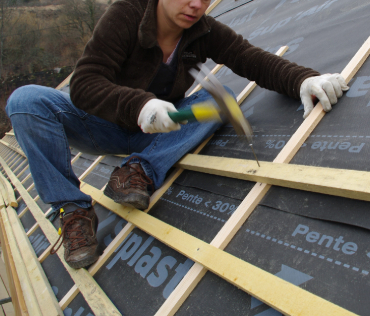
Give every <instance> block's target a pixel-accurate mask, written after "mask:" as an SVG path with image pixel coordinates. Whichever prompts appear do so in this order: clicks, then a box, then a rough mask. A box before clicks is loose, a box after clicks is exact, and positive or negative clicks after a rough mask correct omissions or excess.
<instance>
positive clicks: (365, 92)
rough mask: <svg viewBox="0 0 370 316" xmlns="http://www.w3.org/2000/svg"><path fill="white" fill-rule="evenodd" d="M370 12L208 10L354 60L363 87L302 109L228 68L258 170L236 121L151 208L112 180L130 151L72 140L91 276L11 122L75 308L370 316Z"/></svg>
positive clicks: (341, 60)
mask: <svg viewBox="0 0 370 316" xmlns="http://www.w3.org/2000/svg"><path fill="white" fill-rule="evenodd" d="M369 13H370V4H369V3H368V1H365V0H342V1H338V0H328V1H326V2H322V1H319V0H311V1H303V0H301V1H297V0H289V1H286V0H281V1H267V0H255V1H238V2H234V1H227V0H223V1H221V2H220V3H219V4H218V6H216V7H215V9H213V10H212V11H211V12H210V15H212V16H214V17H216V19H218V20H219V21H221V22H223V23H225V24H229V25H230V26H231V27H232V28H233V29H235V30H236V31H237V32H238V33H241V34H242V35H243V36H244V37H245V38H247V39H249V40H250V41H251V42H252V44H255V45H257V46H260V47H262V48H264V49H266V50H269V51H271V52H274V53H275V52H276V51H278V50H279V48H281V46H284V45H287V46H289V49H288V50H287V51H286V52H285V54H284V55H283V56H284V57H286V58H287V59H289V60H291V61H293V62H296V63H298V64H301V65H304V66H308V67H312V68H314V69H315V70H318V71H320V72H321V73H335V72H342V71H343V75H344V76H345V77H346V79H347V80H348V81H350V83H349V86H350V87H351V89H350V90H349V91H348V92H347V93H346V95H345V96H344V97H343V98H341V99H340V100H339V102H338V104H336V105H335V106H334V107H333V110H332V112H331V113H329V114H327V115H324V113H323V112H322V111H321V109H320V108H317V109H316V110H315V111H314V112H313V113H312V114H311V115H310V117H309V118H308V119H306V120H305V121H303V119H302V116H303V108H302V106H301V104H300V102H299V101H297V100H292V99H290V98H288V97H285V96H282V95H279V94H277V93H275V92H272V91H267V90H264V89H262V88H259V87H256V88H254V89H253V90H251V91H249V90H248V92H247V93H246V92H245V91H244V89H245V88H246V87H247V86H248V84H249V81H248V80H246V79H243V78H240V77H238V76H237V75H235V74H233V73H232V72H231V71H230V70H228V69H227V68H225V67H222V68H220V67H219V68H220V69H219V70H218V73H217V74H216V76H217V77H218V79H219V80H220V81H221V83H222V84H225V85H227V86H229V87H230V88H231V89H233V91H234V92H235V94H236V95H241V94H243V95H244V94H248V96H247V97H246V98H245V100H241V101H242V103H241V109H242V111H243V113H244V115H245V116H246V117H247V118H248V120H249V122H250V123H251V125H252V127H253V130H254V150H255V152H256V154H257V157H258V159H259V160H260V161H261V167H260V168H258V166H257V165H256V163H255V162H254V161H253V159H254V157H253V154H252V152H251V151H250V148H249V146H248V145H247V144H246V143H245V142H244V141H243V140H242V139H239V138H237V137H236V135H235V132H234V131H233V129H232V127H231V126H229V125H226V126H224V127H222V128H221V129H220V130H219V131H217V132H216V134H215V135H214V136H213V138H212V139H211V140H210V141H209V142H208V143H205V144H203V145H204V147H202V148H200V149H199V150H198V151H197V152H195V153H192V154H190V155H187V156H185V157H184V159H183V160H181V161H180V162H179V164H178V165H177V169H175V170H174V171H173V173H171V174H170V175H169V176H168V179H167V182H166V184H165V186H164V187H163V189H162V190H160V191H159V192H158V193H156V194H155V195H154V196H153V197H152V203H151V206H150V209H149V212H148V214H146V213H145V212H139V211H135V210H132V209H130V208H127V207H123V206H119V205H117V204H115V203H113V202H112V201H110V200H109V199H108V198H106V197H105V196H104V195H103V194H102V192H101V189H102V188H103V187H104V185H105V184H106V182H107V181H108V178H109V175H110V173H111V171H112V170H113V168H114V166H116V165H119V163H120V160H121V158H120V157H116V156H106V157H94V156H91V155H87V154H82V155H80V154H79V153H78V151H77V150H75V149H74V150H72V154H73V156H74V157H75V158H76V159H74V163H73V170H74V172H75V173H76V175H77V176H79V177H80V179H81V180H82V181H83V183H82V186H81V189H82V190H83V191H84V192H87V193H91V194H92V196H93V198H94V200H95V201H96V202H97V204H96V206H95V208H96V211H97V213H98V217H99V219H100V226H99V231H98V240H99V243H100V246H101V248H102V250H105V251H104V254H103V255H102V257H101V258H102V259H101V260H100V261H99V263H98V264H97V265H95V266H93V268H90V272H91V274H93V278H91V277H89V276H88V275H86V274H85V273H84V272H83V271H82V272H81V271H80V272H74V271H71V269H68V267H66V266H65V265H63V262H62V261H61V260H60V259H59V257H57V256H48V255H47V250H48V247H49V245H50V241H52V240H54V239H55V236H56V230H55V231H54V230H53V228H52V227H51V225H50V224H49V222H48V221H46V220H45V217H44V216H43V214H42V213H43V212H48V210H49V209H50V206H49V205H45V204H43V203H42V201H40V200H37V198H36V197H37V192H36V190H35V189H34V188H33V187H32V182H33V181H32V178H31V177H28V174H29V171H28V169H24V168H25V166H26V165H27V161H26V159H25V157H24V156H23V155H22V152H21V151H20V149H19V146H18V145H17V143H16V141H15V137H14V135H13V134H12V133H9V134H7V135H6V136H5V138H4V139H3V140H2V143H1V144H0V150H2V152H1V153H0V156H1V157H2V159H4V160H5V161H7V165H9V166H10V170H12V172H10V170H9V169H8V168H7V167H6V166H5V165H4V164H3V167H4V169H5V173H6V174H7V175H8V176H9V181H10V182H12V183H13V186H15V188H16V190H17V192H16V197H19V196H20V195H21V196H22V197H21V198H19V199H18V203H19V205H18V206H14V205H13V208H14V209H15V210H16V212H17V214H18V216H19V217H20V221H21V223H22V225H23V227H24V230H25V231H26V232H27V235H28V237H29V240H30V242H31V244H32V247H33V249H34V250H35V253H36V256H38V257H39V258H41V260H40V261H41V262H42V263H41V265H42V268H43V271H44V273H45V274H46V277H47V279H48V281H49V282H50V284H51V286H52V289H53V291H54V293H55V294H56V298H57V301H58V302H59V305H61V306H62V309H63V310H64V313H65V315H82V316H85V315H90V314H92V315H93V314H95V315H98V314H99V313H101V314H103V315H108V314H109V315H116V314H115V313H116V312H118V313H121V314H122V315H133V316H136V315H140V316H141V315H161V316H162V315H173V314H176V315H220V316H221V315H222V316H223V315H259V316H266V315H279V314H280V313H281V312H284V313H285V314H292V315H298V314H299V315H334V314H335V315H342V314H343V315H344V314H346V315H347V314H348V315H349V314H351V313H356V314H362V315H366V314H368V310H369V306H368V305H369V303H368V299H367V296H368V291H367V289H368V284H369V277H370V276H369V272H370V268H368V264H369V260H370V252H369V251H370V250H369V249H368V245H367V244H368V243H367V240H368V238H369V236H370V235H369V229H370V220H369V216H368V206H369V202H367V201H369V192H368V191H369V186H368V183H367V181H368V180H367V179H369V177H368V173H367V171H368V164H367V160H368V159H367V158H368V157H369V141H370V134H369V129H368V122H367V114H368V111H370V107H369V105H370V103H369V102H370V100H369V93H370V92H369V90H370V84H369V82H370V76H369V71H370V62H369V61H365V60H366V57H367V55H368V50H369V44H370V43H369V41H367V39H368V37H369V34H367V33H366V30H367V29H368V17H369ZM365 41H367V42H366V43H365V44H364V42H365ZM363 44H364V45H365V46H364V48H362V49H360V48H361V47H363ZM357 53H358V55H356V54H357ZM354 56H355V57H354ZM362 63H363V65H362ZM361 65H362V66H361ZM206 66H207V67H208V68H210V69H213V68H214V66H216V65H215V64H214V63H213V62H212V61H208V62H207V63H206ZM360 67H361V68H360ZM354 70H358V72H357V73H356V72H355V71H354ZM62 86H63V87H60V88H63V89H64V90H68V86H66V85H65V83H63V84H62ZM189 91H190V90H189ZM197 154H199V155H201V156H200V157H199V158H198V157H195V156H194V155H197ZM204 156H206V157H204ZM77 158H78V159H77ZM231 158H235V159H237V160H234V159H231ZM0 162H1V160H0ZM272 162H274V163H272ZM2 163H4V162H2ZM288 163H289V165H288ZM294 165H299V166H298V167H295V166H294ZM308 167H312V168H308ZM314 167H320V168H322V169H320V168H314ZM23 169H24V171H23V172H22V173H21V174H19V173H20V172H21V170H23ZM182 169H185V170H182ZM339 169H344V170H339ZM347 170H350V171H347ZM351 170H352V171H351ZM355 171H356V172H355ZM88 172H90V173H89V174H87V173H88ZM210 173H213V174H210ZM12 174H17V177H15V176H13V175H12ZM27 177H28V178H27ZM26 178H27V179H26ZM236 178H237V179H236ZM17 179H18V180H17ZM256 181H259V182H257V183H256ZM21 182H23V183H21ZM261 182H264V184H262V183H261ZM270 184H274V186H271V185H270ZM20 185H22V187H21V186H20ZM4 188H5V186H4ZM24 188H26V189H27V188H29V190H28V191H29V195H30V196H31V197H32V198H34V199H36V203H37V205H36V204H35V203H34V202H32V199H31V198H29V197H28V195H27V194H28V193H27V192H25V191H26V190H25V189H24ZM307 190H308V191H307ZM311 191H314V192H311ZM4 194H5V193H4ZM8 202H9V203H8V205H11V204H10V199H9V201H8ZM4 209H5V208H4ZM4 209H3V210H2V214H3V213H4ZM6 211H7V215H6V214H5V215H3V216H9V220H10V219H11V218H12V216H13V215H12V210H11V208H9V206H8V208H7V209H6ZM36 220H37V222H38V224H36ZM127 221H129V222H131V223H128V222H127ZM53 224H54V226H55V227H56V226H57V221H54V223H53ZM40 227H41V228H40ZM218 248H220V249H218ZM221 249H224V250H221ZM193 261H196V262H198V264H195V265H194V266H193ZM204 267H205V268H204ZM26 268H27V267H26ZM67 270H68V271H67ZM72 270H73V269H72ZM75 271H76V270H75ZM181 280H182V281H181ZM283 280H285V281H287V282H285V281H283ZM180 281H181V283H180V286H179V287H176V286H177V285H178V284H179V282H180ZM31 283H32V282H31ZM74 284H77V285H78V288H79V290H76V288H77V287H74ZM92 288H93V289H94V290H91V289H92ZM71 289H72V290H71ZM79 291H80V292H81V293H82V294H83V296H82V295H81V294H77V293H78V292H79ZM248 293H250V294H252V295H253V296H254V297H253V296H251V295H250V294H248ZM36 294H37V293H35V295H36ZM75 295H77V296H75ZM105 295H106V296H105ZM36 297H37V295H36ZM74 297H75V298H74ZM255 297H258V299H257V298H255ZM266 303H267V304H266ZM51 305H52V304H51ZM274 308H275V309H277V310H279V311H280V312H277V311H276V310H274ZM89 313H90V314H89Z"/></svg>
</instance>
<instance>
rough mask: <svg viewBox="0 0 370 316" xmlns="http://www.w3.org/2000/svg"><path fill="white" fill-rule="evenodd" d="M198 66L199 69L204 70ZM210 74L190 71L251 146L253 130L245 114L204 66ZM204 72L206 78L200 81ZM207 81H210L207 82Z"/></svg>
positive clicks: (238, 133) (237, 132)
mask: <svg viewBox="0 0 370 316" xmlns="http://www.w3.org/2000/svg"><path fill="white" fill-rule="evenodd" d="M200 66H201V65H198V67H199V69H202V68H201V67H200ZM203 68H205V69H206V71H207V72H208V74H206V73H205V72H204V71H202V70H201V71H197V70H195V69H191V70H190V74H191V75H192V76H193V77H194V79H195V80H196V81H197V82H198V83H199V84H200V85H202V87H203V88H204V89H206V90H207V92H208V93H209V94H210V95H211V96H212V97H213V98H214V100H215V101H216V103H217V105H218V107H219V110H220V112H221V113H222V114H223V115H224V116H225V117H226V118H227V120H228V121H229V122H230V123H231V125H232V126H233V127H234V130H235V132H236V134H237V135H238V136H240V137H243V138H245V137H246V138H247V141H248V143H249V144H252V136H253V130H252V127H251V125H250V124H249V122H248V121H247V119H246V118H245V117H244V115H243V112H242V111H241V110H240V107H239V105H238V103H237V102H236V100H235V99H234V97H233V96H232V95H230V93H228V92H227V91H226V89H225V88H224V86H223V85H222V84H221V83H220V82H219V81H218V80H217V78H216V77H215V76H214V75H213V74H212V73H211V72H210V71H209V70H208V69H207V68H206V67H205V66H204V65H203ZM201 72H203V73H204V75H205V77H204V78H203V79H199V74H200V73H201ZM207 79H208V80H209V81H207Z"/></svg>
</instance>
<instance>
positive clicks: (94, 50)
mask: <svg viewBox="0 0 370 316" xmlns="http://www.w3.org/2000/svg"><path fill="white" fill-rule="evenodd" d="M138 14H139V13H138V12H137V9H136V8H134V7H133V6H132V5H130V4H122V2H118V3H114V4H112V5H111V6H110V7H109V9H108V10H107V12H105V14H104V15H103V16H102V18H101V19H100V21H99V22H98V24H97V25H96V28H95V30H94V33H93V36H92V38H91V39H90V41H89V42H88V43H87V45H86V47H85V50H84V52H83V55H82V57H81V58H80V59H79V60H78V62H77V65H76V68H75V71H74V74H73V76H72V79H71V84H70V88H71V100H72V102H73V104H74V105H75V106H76V107H78V108H80V109H82V110H84V111H85V112H87V113H89V114H92V115H95V116H98V117H101V118H103V119H105V120H107V121H110V122H113V123H115V124H117V125H119V126H121V127H123V128H128V129H131V130H132V129H137V128H138V126H137V122H136V118H137V115H138V114H137V113H138V111H140V110H141V108H142V107H143V106H144V104H145V103H146V102H147V101H149V100H150V99H153V98H155V95H154V94H152V93H149V92H145V91H144V90H142V89H133V88H130V87H125V86H121V85H119V83H118V82H117V74H119V72H120V69H121V66H122V64H123V63H124V62H125V60H126V57H127V56H128V53H129V51H130V49H131V47H132V45H134V44H135V43H134V41H136V40H137V30H138V26H137V25H135V24H136V23H135V22H136V21H138V20H139V21H140V20H141V18H136V16H137V15H138Z"/></svg>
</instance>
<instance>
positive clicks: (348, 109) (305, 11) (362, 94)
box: [177, 0, 370, 316]
mask: <svg viewBox="0 0 370 316" xmlns="http://www.w3.org/2000/svg"><path fill="white" fill-rule="evenodd" d="M275 8H276V9H275ZM256 9H257V11H256V12H255V13H254V16H253V18H252V19H251V20H250V21H249V22H248V25H247V24H245V23H244V24H239V25H236V24H237V23H236V21H237V20H236V19H235V18H239V17H242V16H245V15H246V14H247V13H248V12H253V11H254V10H256ZM299 12H302V13H300V14H299ZM369 13H370V3H368V2H367V1H339V0H338V1H326V2H324V1H299V2H298V1H275V2H273V1H262V0H261V1H253V2H251V3H249V4H246V5H244V6H241V7H239V8H238V9H236V10H233V11H230V12H228V13H225V14H223V15H221V16H220V17H219V18H218V20H220V21H222V22H224V23H226V24H229V23H230V22H231V21H233V20H234V22H233V23H234V25H231V26H232V27H233V28H234V29H235V30H236V31H237V32H238V33H241V34H243V35H244V36H245V37H247V38H251V42H252V43H253V44H255V45H257V46H260V47H262V48H264V49H268V50H269V51H271V52H275V51H276V50H277V49H278V48H279V47H280V46H281V45H285V44H288V43H289V42H290V45H289V46H290V47H291V48H290V49H289V50H288V52H287V53H286V54H285V56H286V58H288V59H289V60H291V61H294V62H297V63H298V64H302V65H305V66H308V67H312V68H314V69H316V70H318V71H320V72H322V73H334V72H341V71H342V69H343V68H344V67H345V66H346V65H347V63H348V62H349V61H350V60H351V58H352V57H353V55H354V54H355V53H356V52H357V50H358V49H359V48H360V47H361V45H362V44H363V42H364V41H365V40H366V39H367V37H368V36H369V35H370V32H366V30H367V29H368V27H367V26H368V16H369ZM235 23H236V24H235ZM274 25H275V26H274ZM263 31H265V32H266V33H265V34H262V33H263ZM292 40H293V42H292ZM292 44H293V45H292ZM210 64H211V63H210ZM212 67H213V66H210V67H209V68H212ZM369 70H370V62H369V61H367V62H366V63H365V64H364V66H363V67H362V68H361V69H360V71H359V72H358V73H357V74H356V76H355V77H354V79H353V80H352V81H351V82H350V84H349V85H350V87H351V89H350V90H349V91H348V92H347V93H346V95H345V96H344V97H343V98H342V99H340V100H339V102H338V104H336V105H335V106H334V107H333V110H332V112H331V113H329V114H327V115H326V116H325V117H324V119H323V120H322V122H321V123H320V124H319V125H318V127H317V128H316V129H315V130H314V131H313V133H312V134H311V135H312V136H311V137H309V138H308V139H307V140H306V142H305V144H304V145H303V146H302V148H301V149H300V151H299V152H298V153H297V155H296V156H295V158H293V160H292V163H295V164H304V165H314V166H322V167H331V168H346V169H356V170H366V171H368V166H367V157H369V141H370V131H369V129H368V124H367V121H366V116H367V115H368V111H370V76H369V72H370V71H369ZM216 76H217V77H218V78H219V80H220V81H221V82H222V83H223V84H225V85H228V86H229V87H231V88H232V89H233V90H234V92H235V94H236V95H238V94H239V93H240V92H241V91H242V89H243V88H244V87H245V84H246V83H245V79H243V78H239V77H238V76H236V75H235V74H233V73H231V72H229V71H228V70H227V69H226V70H224V71H222V70H221V71H220V72H219V73H218V74H217V75H216ZM241 108H242V110H243V113H244V115H245V116H246V117H247V118H248V120H249V121H250V123H251V125H252V127H253V130H254V133H255V137H254V148H255V151H256V154H257V157H258V158H259V159H260V160H266V161H273V159H274V158H275V157H276V155H277V154H278V153H279V151H280V150H281V149H282V148H283V146H284V145H285V144H286V142H287V141H288V140H289V138H290V136H291V135H292V134H294V132H295V131H296V130H297V128H298V127H299V125H300V124H301V123H302V121H303V119H302V115H303V108H302V106H301V104H300V102H299V101H296V100H292V99H289V98H287V97H285V96H282V95H279V94H277V93H275V92H271V91H267V90H265V89H262V88H259V87H257V88H256V89H255V90H254V91H253V92H252V93H251V95H250V96H249V97H248V98H247V99H246V100H245V101H244V102H243V104H242V106H241ZM367 136H368V137H367ZM201 154H206V155H215V156H224V157H235V158H240V159H253V155H252V154H251V152H250V151H249V149H248V146H247V144H245V143H243V142H242V141H241V140H240V139H238V138H237V137H235V132H234V131H233V130H232V128H231V127H229V126H225V127H223V128H221V129H220V130H219V131H217V132H216V135H215V137H214V138H213V139H212V141H211V142H210V144H208V145H207V146H206V147H205V148H204V150H203V151H202V152H201ZM192 176H193V177H194V178H193V177H191V176H188V177H186V180H185V181H181V184H182V185H184V186H186V185H190V186H196V187H199V186H201V187H203V188H204V187H207V189H208V190H210V191H211V192H215V187H217V185H209V180H210V179H207V177H208V176H204V175H201V174H196V175H192ZM190 179H191V180H190ZM202 180H203V181H204V182H207V184H203V181H202ZM223 180H225V179H222V178H220V180H219V182H220V183H222V182H223ZM214 181H215V182H216V183H217V182H218V181H217V180H216V178H215V179H214ZM225 181H226V182H227V183H228V186H230V187H232V183H233V182H234V185H235V188H238V190H240V186H242V184H241V182H242V181H239V180H232V179H228V180H225ZM251 184H252V183H251ZM230 192H232V190H228V189H227V188H226V190H223V191H222V193H221V192H219V191H218V194H220V195H221V194H222V195H225V194H226V195H228V194H230ZM246 193H247V192H246ZM261 204H262V205H265V206H262V205H261V206H259V207H257V208H256V210H255V211H254V212H253V213H252V215H251V217H250V218H249V219H248V220H247V222H246V223H245V224H244V226H243V227H242V229H240V231H239V232H238V233H237V235H236V237H235V238H234V239H233V240H232V241H231V243H230V245H229V246H228V247H227V248H226V251H227V252H230V253H231V254H233V255H235V256H237V257H239V258H241V259H243V260H245V261H247V262H250V263H252V264H254V265H256V266H258V267H260V268H262V269H264V270H266V271H268V272H270V273H272V274H275V275H278V276H280V277H282V278H284V279H286V280H288V281H290V282H292V283H294V284H296V285H299V286H302V287H304V288H305V289H306V290H308V291H310V292H312V293H314V294H316V295H319V296H321V297H323V298H325V299H327V300H329V301H332V302H334V303H335V304H338V305H340V306H343V307H344V308H347V309H349V310H351V311H353V312H355V313H359V314H361V315H367V314H368V309H369V306H368V301H367V300H365V298H366V293H367V290H366V289H367V288H368V285H369V284H368V282H369V271H370V270H369V263H370V253H369V248H368V247H367V238H368V234H369V232H368V230H366V229H362V228H367V229H369V228H370V222H369V219H368V218H369V217H368V206H369V204H368V202H363V201H356V200H351V199H346V198H340V197H333V196H327V195H322V194H318V193H311V192H304V191H299V190H293V189H286V188H280V187H272V188H271V189H270V191H269V192H268V194H267V195H266V197H265V198H264V199H263V200H262V202H261ZM366 206H367V207H366ZM308 217H311V218H308ZM323 220H325V221H323ZM330 221H331V222H330ZM341 223H343V224H341ZM299 225H301V226H299ZM359 227H362V228H359ZM247 230H249V231H247ZM296 230H297V232H296V234H295V235H294V236H292V235H293V234H294V232H295V231H296ZM306 230H307V231H306ZM252 232H253V234H252ZM303 232H304V233H303ZM311 232H312V234H311V235H309V236H308V237H307V235H308V234H310V233H311ZM257 234H258V236H257ZM323 235H326V237H325V238H326V239H325V238H324V239H323V240H321V238H323ZM340 236H342V237H340ZM267 237H269V239H267ZM312 237H313V238H312ZM306 238H308V239H306ZM331 238H332V239H333V241H331ZM274 239H276V240H274ZM273 240H274V241H273ZM307 240H309V241H307ZM314 240H315V241H314ZM279 241H282V244H280V243H279ZM326 246H328V247H326ZM297 280H301V281H302V282H301V281H300V282H298V281H297ZM303 281H304V282H303ZM216 284H217V285H216ZM266 286H268V285H266ZM216 289H217V290H216ZM235 293H238V291H237V290H236V288H234V287H233V286H232V285H230V284H227V283H226V282H225V281H223V280H221V279H220V278H218V277H217V276H215V275H213V274H212V273H207V275H206V276H205V277H204V279H203V280H202V281H201V282H200V284H199V286H198V287H197V288H196V289H195V290H194V292H193V293H192V294H191V296H190V297H189V299H188V300H186V301H185V303H184V304H183V306H182V307H181V308H180V310H179V312H178V313H177V314H178V315H240V314H241V313H243V315H244V314H245V315H264V316H265V315H280V313H278V312H276V311H274V310H273V309H271V308H269V307H268V306H267V305H265V304H262V303H258V301H257V300H255V299H253V298H251V297H250V296H248V295H247V294H245V295H242V294H240V295H241V296H242V297H243V298H238V299H236V300H235V296H234V295H236V294H235ZM238 295H239V294H238ZM215 297H217V298H218V300H217V299H216V300H215Z"/></svg>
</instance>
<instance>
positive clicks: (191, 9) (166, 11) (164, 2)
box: [157, 0, 211, 29]
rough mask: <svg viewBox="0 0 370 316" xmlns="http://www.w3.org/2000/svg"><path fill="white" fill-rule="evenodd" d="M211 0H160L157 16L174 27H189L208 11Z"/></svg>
mask: <svg viewBox="0 0 370 316" xmlns="http://www.w3.org/2000/svg"><path fill="white" fill-rule="evenodd" d="M210 3H211V0H159V1H158V7H157V13H158V14H157V16H158V18H159V19H165V21H162V22H165V23H166V24H168V25H171V26H172V27H174V28H181V29H188V28H190V27H191V26H193V25H194V24H195V23H196V22H198V21H199V19H200V18H201V17H202V16H203V14H204V13H205V12H206V10H207V8H208V6H209V4H210Z"/></svg>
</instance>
